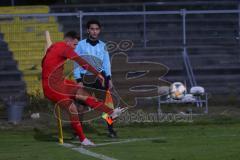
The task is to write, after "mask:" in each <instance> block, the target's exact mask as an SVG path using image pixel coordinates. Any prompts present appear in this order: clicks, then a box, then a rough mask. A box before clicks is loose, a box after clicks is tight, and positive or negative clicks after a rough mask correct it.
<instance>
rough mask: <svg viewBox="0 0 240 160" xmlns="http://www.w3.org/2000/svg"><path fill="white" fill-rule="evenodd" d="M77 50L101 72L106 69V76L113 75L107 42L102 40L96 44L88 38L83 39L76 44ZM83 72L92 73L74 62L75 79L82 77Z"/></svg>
mask: <svg viewBox="0 0 240 160" xmlns="http://www.w3.org/2000/svg"><path fill="white" fill-rule="evenodd" d="M75 52H76V53H77V54H78V55H79V56H81V57H82V58H84V59H85V60H86V61H87V62H88V63H90V64H91V65H92V66H93V67H95V68H96V69H97V70H98V71H99V72H101V71H104V72H105V74H106V76H111V64H110V58H109V54H108V51H107V50H106V44H105V43H104V42H102V41H100V40H98V43H96V44H95V45H92V44H91V43H89V40H88V39H84V40H81V41H80V42H79V43H78V45H77V46H76V49H75ZM81 74H90V75H91V73H89V72H88V71H86V70H85V69H83V68H82V67H81V66H79V65H78V64H77V63H74V71H73V75H74V79H81V78H82V77H81Z"/></svg>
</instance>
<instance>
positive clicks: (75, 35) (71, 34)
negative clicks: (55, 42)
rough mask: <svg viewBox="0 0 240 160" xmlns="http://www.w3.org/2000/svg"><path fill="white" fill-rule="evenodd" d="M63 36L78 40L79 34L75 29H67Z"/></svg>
mask: <svg viewBox="0 0 240 160" xmlns="http://www.w3.org/2000/svg"><path fill="white" fill-rule="evenodd" d="M64 38H72V39H78V40H80V36H79V34H78V33H77V32H75V31H68V32H66V33H65V34H64Z"/></svg>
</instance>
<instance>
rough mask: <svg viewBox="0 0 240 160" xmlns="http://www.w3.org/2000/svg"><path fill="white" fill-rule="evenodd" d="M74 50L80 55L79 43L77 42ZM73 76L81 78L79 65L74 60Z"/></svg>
mask: <svg viewBox="0 0 240 160" xmlns="http://www.w3.org/2000/svg"><path fill="white" fill-rule="evenodd" d="M75 52H76V53H77V54H78V55H79V56H80V54H81V46H80V43H78V45H77V47H76V48H75ZM73 77H74V79H80V78H81V67H80V66H79V64H77V63H76V62H74V69H73Z"/></svg>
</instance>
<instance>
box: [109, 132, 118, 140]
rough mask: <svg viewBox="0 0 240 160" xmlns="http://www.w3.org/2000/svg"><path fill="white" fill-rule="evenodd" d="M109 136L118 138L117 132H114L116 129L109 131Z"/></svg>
mask: <svg viewBox="0 0 240 160" xmlns="http://www.w3.org/2000/svg"><path fill="white" fill-rule="evenodd" d="M108 137H109V138H117V133H116V132H114V131H113V132H109V133H108Z"/></svg>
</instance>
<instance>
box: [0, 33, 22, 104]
mask: <svg viewBox="0 0 240 160" xmlns="http://www.w3.org/2000/svg"><path fill="white" fill-rule="evenodd" d="M16 66H17V62H16V61H15V60H14V59H13V56H12V52H10V51H9V49H8V45H7V43H6V42H4V41H3V34H0V76H1V78H0V99H1V100H3V101H5V102H7V101H8V100H9V99H10V97H19V96H24V95H25V83H24V81H23V80H22V73H21V72H20V71H19V70H18V68H17V67H16Z"/></svg>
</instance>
